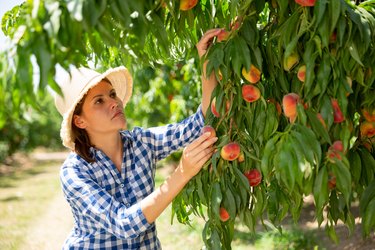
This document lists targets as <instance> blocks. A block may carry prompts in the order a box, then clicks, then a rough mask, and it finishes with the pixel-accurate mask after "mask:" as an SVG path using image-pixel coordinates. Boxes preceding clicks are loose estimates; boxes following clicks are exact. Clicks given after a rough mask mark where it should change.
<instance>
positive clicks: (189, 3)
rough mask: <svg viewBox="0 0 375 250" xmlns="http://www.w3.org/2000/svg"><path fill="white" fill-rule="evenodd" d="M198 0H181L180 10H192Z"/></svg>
mask: <svg viewBox="0 0 375 250" xmlns="http://www.w3.org/2000/svg"><path fill="white" fill-rule="evenodd" d="M197 3H198V0H180V10H184V11H185V10H190V9H192V8H194V7H195V5H197Z"/></svg>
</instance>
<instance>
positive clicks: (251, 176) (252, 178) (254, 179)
mask: <svg viewBox="0 0 375 250" xmlns="http://www.w3.org/2000/svg"><path fill="white" fill-rule="evenodd" d="M244 175H245V176H246V178H247V180H248V181H249V184H250V186H251V187H256V186H258V185H259V183H260V182H261V181H262V174H261V173H260V172H259V170H258V169H252V170H250V171H248V172H246V173H244Z"/></svg>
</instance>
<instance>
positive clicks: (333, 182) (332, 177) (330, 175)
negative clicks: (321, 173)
mask: <svg viewBox="0 0 375 250" xmlns="http://www.w3.org/2000/svg"><path fill="white" fill-rule="evenodd" d="M335 187H336V176H335V175H334V174H333V173H332V172H329V173H328V188H329V189H330V190H332V189H334V188H335Z"/></svg>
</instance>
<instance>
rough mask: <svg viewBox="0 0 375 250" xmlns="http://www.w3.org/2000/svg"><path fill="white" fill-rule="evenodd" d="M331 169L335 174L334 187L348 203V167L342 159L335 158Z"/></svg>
mask: <svg viewBox="0 0 375 250" xmlns="http://www.w3.org/2000/svg"><path fill="white" fill-rule="evenodd" d="M332 170H333V173H334V174H335V176H336V187H337V188H338V189H339V190H340V191H341V192H342V194H343V196H344V198H345V202H346V204H347V205H349V200H350V196H351V191H352V189H351V187H352V178H351V175H350V172H349V168H348V166H346V165H345V164H344V163H343V162H342V161H340V160H337V161H336V163H335V164H334V165H333V167H332Z"/></svg>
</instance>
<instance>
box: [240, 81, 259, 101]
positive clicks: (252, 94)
mask: <svg viewBox="0 0 375 250" xmlns="http://www.w3.org/2000/svg"><path fill="white" fill-rule="evenodd" d="M242 98H243V99H244V100H245V101H246V102H255V101H257V100H258V99H259V98H260V90H259V89H258V88H257V87H255V86H254V85H251V84H245V85H243V86H242Z"/></svg>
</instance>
